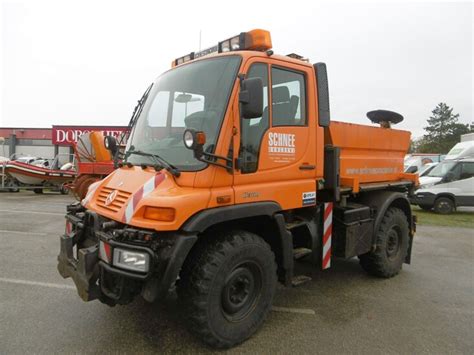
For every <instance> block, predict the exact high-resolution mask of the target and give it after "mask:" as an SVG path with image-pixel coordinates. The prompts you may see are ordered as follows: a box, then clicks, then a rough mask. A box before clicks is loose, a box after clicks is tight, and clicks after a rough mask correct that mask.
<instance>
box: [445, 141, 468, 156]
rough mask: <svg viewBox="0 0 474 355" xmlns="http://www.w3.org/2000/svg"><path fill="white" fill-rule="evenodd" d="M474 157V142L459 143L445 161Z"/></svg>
mask: <svg viewBox="0 0 474 355" xmlns="http://www.w3.org/2000/svg"><path fill="white" fill-rule="evenodd" d="M472 156H474V140H471V141H464V142H459V143H458V144H456V145H455V146H454V147H452V148H451V150H450V151H449V153H448V154H447V155H446V158H445V159H458V158H464V157H472Z"/></svg>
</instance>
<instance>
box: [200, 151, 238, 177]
mask: <svg viewBox="0 0 474 355" xmlns="http://www.w3.org/2000/svg"><path fill="white" fill-rule="evenodd" d="M194 157H195V158H196V159H197V160H199V161H202V162H203V163H207V164H211V165H215V166H219V167H221V168H224V169H226V170H227V172H228V173H229V174H232V171H233V169H234V164H233V161H232V159H231V158H226V157H221V156H219V155H215V154H211V153H206V152H201V154H194ZM210 159H222V160H224V161H226V162H227V163H228V164H230V165H228V164H221V163H217V162H215V161H214V160H210Z"/></svg>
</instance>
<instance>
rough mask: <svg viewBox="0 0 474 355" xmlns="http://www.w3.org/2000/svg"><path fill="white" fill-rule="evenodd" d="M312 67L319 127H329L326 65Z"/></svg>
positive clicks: (317, 64) (319, 64)
mask: <svg viewBox="0 0 474 355" xmlns="http://www.w3.org/2000/svg"><path fill="white" fill-rule="evenodd" d="M313 67H314V71H315V73H316V85H317V88H318V116H319V122H318V123H319V126H320V127H329V123H330V122H331V114H330V111H329V86H328V72H327V69H326V64H325V63H316V64H314V65H313Z"/></svg>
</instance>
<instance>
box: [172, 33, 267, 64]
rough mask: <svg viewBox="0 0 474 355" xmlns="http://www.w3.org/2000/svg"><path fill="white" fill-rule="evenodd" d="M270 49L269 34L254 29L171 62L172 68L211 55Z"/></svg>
mask: <svg viewBox="0 0 474 355" xmlns="http://www.w3.org/2000/svg"><path fill="white" fill-rule="evenodd" d="M270 48H272V38H271V36H270V32H269V31H266V30H260V29H255V30H252V31H249V32H241V33H240V34H238V35H236V36H234V37H231V38H228V39H225V40H223V41H220V42H219V43H218V44H217V46H213V47H210V48H207V49H204V50H202V51H200V52H191V53H189V54H186V55H185V56H182V57H179V58H177V59H175V60H174V61H173V66H176V65H180V64H183V63H186V62H189V61H192V60H194V59H197V58H200V57H204V56H205V55H208V54H211V53H226V52H232V51H242V50H251V51H262V52H263V51H266V50H268V49H270Z"/></svg>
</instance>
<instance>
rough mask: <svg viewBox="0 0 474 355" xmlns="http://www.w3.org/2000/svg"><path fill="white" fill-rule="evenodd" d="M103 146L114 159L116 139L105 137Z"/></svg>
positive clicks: (116, 146) (116, 145) (116, 149)
mask: <svg viewBox="0 0 474 355" xmlns="http://www.w3.org/2000/svg"><path fill="white" fill-rule="evenodd" d="M104 146H105V148H106V149H107V150H108V151H109V152H110V153H111V154H112V157H115V154H116V153H117V151H118V144H117V139H115V137H113V136H105V137H104Z"/></svg>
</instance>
